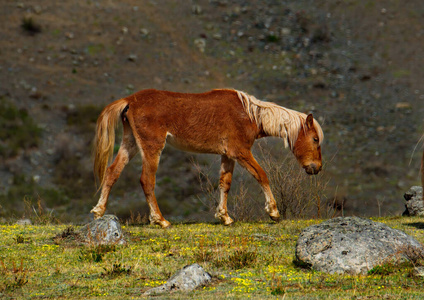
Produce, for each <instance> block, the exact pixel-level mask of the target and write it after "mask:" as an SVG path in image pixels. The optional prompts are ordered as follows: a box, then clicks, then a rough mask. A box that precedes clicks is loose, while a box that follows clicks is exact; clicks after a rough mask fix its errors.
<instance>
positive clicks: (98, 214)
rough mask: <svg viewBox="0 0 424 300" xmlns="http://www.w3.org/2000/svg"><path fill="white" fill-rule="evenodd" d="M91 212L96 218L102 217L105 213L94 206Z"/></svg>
mask: <svg viewBox="0 0 424 300" xmlns="http://www.w3.org/2000/svg"><path fill="white" fill-rule="evenodd" d="M90 213H92V214H93V215H94V219H95V220H96V219H98V218H101V217H102V216H103V215H104V213H101V212H100V211H99V209H98V208H97V207H94V208H93V209H92V210H90Z"/></svg>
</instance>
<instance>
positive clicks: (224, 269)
mask: <svg viewBox="0 0 424 300" xmlns="http://www.w3.org/2000/svg"><path fill="white" fill-rule="evenodd" d="M377 221H380V222H383V223H386V224H387V225H389V226H391V227H393V228H397V229H400V230H403V231H405V232H406V233H408V234H410V235H412V236H413V237H415V238H416V239H418V240H419V241H421V242H423V241H424V236H423V234H422V232H421V230H422V229H419V228H418V227H420V226H417V225H416V224H422V223H423V222H424V218H417V217H415V218H412V217H411V218H397V217H394V218H384V219H378V220H377ZM319 222H321V220H285V221H282V222H281V223H278V224H270V223H236V224H235V225H234V226H232V227H224V226H222V225H215V224H205V223H200V224H174V225H173V227H172V228H170V229H168V230H163V229H160V228H158V227H156V226H150V225H146V226H124V230H125V231H126V234H127V237H128V240H129V243H128V244H127V245H124V246H122V245H114V246H113V247H94V246H92V245H91V246H84V245H80V244H78V243H77V242H75V243H69V242H65V240H66V239H65V238H64V239H58V238H56V239H53V237H55V236H56V237H57V236H60V235H61V234H62V233H65V234H64V236H66V235H67V232H71V231H73V229H72V230H70V229H69V227H68V226H66V225H51V224H47V225H31V226H23V225H0V236H1V239H2V244H1V245H0V298H2V297H4V298H5V299H8V298H14V299H41V298H42V299H57V298H62V299H80V298H105V299H108V298H111V299H112V298H113V299H132V298H139V297H141V296H142V294H143V292H145V291H147V290H148V289H150V288H152V287H155V286H158V285H160V284H163V283H164V282H166V280H167V279H168V278H169V277H170V276H171V275H172V274H174V273H176V272H177V271H178V270H179V269H181V268H182V267H183V266H185V265H188V264H192V263H195V262H197V263H199V264H200V265H201V266H202V267H203V268H205V270H206V271H208V272H209V273H210V274H211V275H212V276H213V278H214V280H213V283H212V284H211V285H209V286H206V287H202V288H199V289H197V290H195V291H193V292H189V293H181V292H178V293H174V294H170V295H167V297H169V298H171V299H174V298H175V299H185V298H195V299H217V298H218V299H221V298H229V299H246V298H251V299H275V298H277V297H285V298H287V299H360V298H364V297H365V298H367V299H377V298H380V297H382V296H385V297H386V298H385V299H399V298H403V299H421V298H422V297H423V295H424V292H423V291H422V285H423V283H424V282H423V281H424V280H423V279H422V278H421V277H417V276H415V275H413V274H414V273H413V268H414V266H413V265H412V264H404V265H402V266H400V267H394V266H382V267H379V268H374V269H373V270H372V271H370V272H369V274H368V275H361V276H352V275H330V274H325V273H320V272H316V271H313V270H309V269H304V268H301V267H299V266H297V265H296V264H295V263H294V262H293V261H294V248H295V244H296V240H297V237H298V235H299V234H300V232H301V230H302V229H303V228H305V227H307V226H310V225H312V224H317V223H319ZM99 257H100V259H99Z"/></svg>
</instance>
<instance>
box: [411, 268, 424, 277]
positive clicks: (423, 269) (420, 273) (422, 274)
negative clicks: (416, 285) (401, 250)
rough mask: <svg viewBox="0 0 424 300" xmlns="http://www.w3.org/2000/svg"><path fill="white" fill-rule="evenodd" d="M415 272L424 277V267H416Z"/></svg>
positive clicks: (416, 274)
mask: <svg viewBox="0 0 424 300" xmlns="http://www.w3.org/2000/svg"><path fill="white" fill-rule="evenodd" d="M413 274H414V275H415V276H418V277H424V267H415V268H414V273H413Z"/></svg>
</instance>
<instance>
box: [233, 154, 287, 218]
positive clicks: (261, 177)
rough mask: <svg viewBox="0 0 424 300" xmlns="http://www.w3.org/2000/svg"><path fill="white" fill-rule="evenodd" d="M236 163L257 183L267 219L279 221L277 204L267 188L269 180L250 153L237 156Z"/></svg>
mask: <svg viewBox="0 0 424 300" xmlns="http://www.w3.org/2000/svg"><path fill="white" fill-rule="evenodd" d="M237 162H238V163H239V164H240V165H241V166H242V167H244V168H245V169H246V170H247V171H248V172H249V173H250V174H252V175H253V177H255V179H256V180H257V181H258V182H259V184H260V185H261V187H262V190H263V192H264V194H265V199H266V202H265V210H266V211H267V213H268V214H269V217H270V218H271V219H272V220H274V221H276V222H277V221H278V220H279V219H280V213H279V212H278V209H277V203H276V202H275V199H274V196H273V195H272V192H271V188H270V187H269V180H268V177H267V176H266V173H265V171H264V170H263V169H262V168H261V166H260V165H259V164H258V162H257V161H256V160H255V158H254V157H253V155H252V153H251V152H250V151H245V152H244V153H242V154H241V155H239V156H238V157H237Z"/></svg>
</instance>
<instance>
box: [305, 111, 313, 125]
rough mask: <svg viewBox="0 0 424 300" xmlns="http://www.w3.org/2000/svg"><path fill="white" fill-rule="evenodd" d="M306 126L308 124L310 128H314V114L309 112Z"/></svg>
mask: <svg viewBox="0 0 424 300" xmlns="http://www.w3.org/2000/svg"><path fill="white" fill-rule="evenodd" d="M306 126H308V128H312V127H313V126H314V117H313V116H312V114H309V115H308V116H307V117H306Z"/></svg>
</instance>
